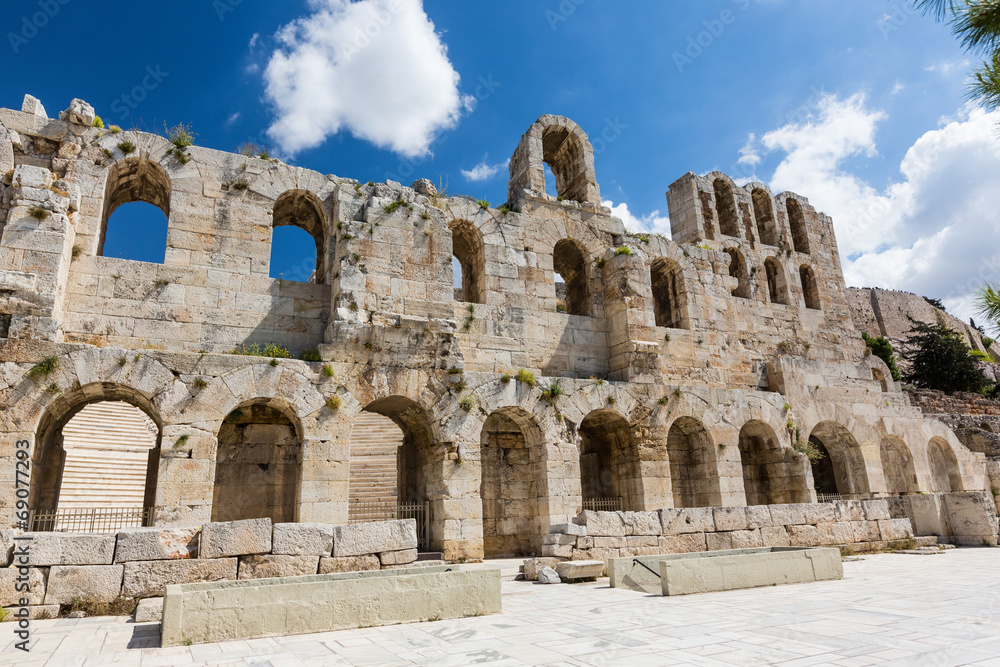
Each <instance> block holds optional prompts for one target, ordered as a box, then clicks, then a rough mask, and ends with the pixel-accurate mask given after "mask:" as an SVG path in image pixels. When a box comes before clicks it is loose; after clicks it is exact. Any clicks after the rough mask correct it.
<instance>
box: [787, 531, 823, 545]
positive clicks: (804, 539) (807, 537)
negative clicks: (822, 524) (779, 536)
mask: <svg viewBox="0 0 1000 667" xmlns="http://www.w3.org/2000/svg"><path fill="white" fill-rule="evenodd" d="M787 528H788V540H789V542H790V543H791V546H793V547H815V546H817V545H819V532H818V531H817V530H816V526H788V527H787Z"/></svg>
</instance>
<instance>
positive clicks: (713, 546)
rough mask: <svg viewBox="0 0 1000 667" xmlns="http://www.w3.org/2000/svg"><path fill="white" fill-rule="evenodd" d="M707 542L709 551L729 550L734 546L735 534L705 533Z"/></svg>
mask: <svg viewBox="0 0 1000 667" xmlns="http://www.w3.org/2000/svg"><path fill="white" fill-rule="evenodd" d="M705 542H706V545H707V548H708V550H709V551H729V550H730V549H732V548H733V534H732V533H705Z"/></svg>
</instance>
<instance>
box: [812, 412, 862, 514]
mask: <svg viewBox="0 0 1000 667" xmlns="http://www.w3.org/2000/svg"><path fill="white" fill-rule="evenodd" d="M809 442H810V443H811V444H812V445H813V447H815V448H816V449H817V450H819V452H820V454H821V456H820V457H819V458H817V459H816V460H814V461H813V464H812V472H813V483H814V484H815V486H816V492H817V493H818V494H821V495H833V494H836V495H840V496H849V497H857V498H866V497H868V496H869V495H870V489H869V486H868V475H867V472H866V469H865V461H864V456H863V455H862V453H861V445H860V444H858V441H857V440H856V439H855V438H854V436H853V435H852V434H851V432H850V431H848V430H847V428H845V427H844V426H842V425H840V424H838V423H836V422H832V421H826V422H820V423H819V424H817V425H816V426H815V427H814V428H813V430H812V433H810V435H809Z"/></svg>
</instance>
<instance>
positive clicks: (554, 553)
mask: <svg viewBox="0 0 1000 667" xmlns="http://www.w3.org/2000/svg"><path fill="white" fill-rule="evenodd" d="M542 556H544V557H547V558H572V557H573V547H572V546H570V545H568V544H565V545H564V544H543V545H542Z"/></svg>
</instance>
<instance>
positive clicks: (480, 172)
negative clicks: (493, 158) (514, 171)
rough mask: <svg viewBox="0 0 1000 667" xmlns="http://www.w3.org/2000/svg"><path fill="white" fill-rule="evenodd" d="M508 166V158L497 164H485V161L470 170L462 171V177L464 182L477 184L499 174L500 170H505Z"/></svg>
mask: <svg viewBox="0 0 1000 667" xmlns="http://www.w3.org/2000/svg"><path fill="white" fill-rule="evenodd" d="M509 166H510V159H509V158H508V159H507V160H506V161H504V162H500V163H498V164H486V161H485V160H483V161H482V162H480V163H479V164H477V165H476V166H475V167H473V168H472V169H463V170H462V176H464V177H465V180H467V181H471V182H473V183H479V182H482V181H488V180H490V179H491V178H493V177H494V176H496V175H497V174H499V173H500V170H501V169H506V168H507V167H509Z"/></svg>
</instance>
